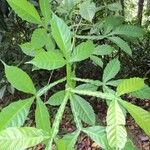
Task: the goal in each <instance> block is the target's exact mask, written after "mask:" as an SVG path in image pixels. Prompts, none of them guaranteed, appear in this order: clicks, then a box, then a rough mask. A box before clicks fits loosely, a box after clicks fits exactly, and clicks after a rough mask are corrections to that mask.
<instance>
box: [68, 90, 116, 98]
mask: <svg viewBox="0 0 150 150" xmlns="http://www.w3.org/2000/svg"><path fill="white" fill-rule="evenodd" d="M68 90H69V91H70V92H72V93H76V94H80V95H87V96H93V97H99V98H102V99H107V100H112V99H118V97H116V96H115V95H114V94H111V93H102V92H100V91H98V92H92V91H86V90H75V89H68Z"/></svg>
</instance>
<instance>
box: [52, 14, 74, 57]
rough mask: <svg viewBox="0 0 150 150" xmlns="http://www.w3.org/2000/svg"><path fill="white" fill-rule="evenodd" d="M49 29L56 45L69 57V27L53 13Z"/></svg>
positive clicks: (70, 36)
mask: <svg viewBox="0 0 150 150" xmlns="http://www.w3.org/2000/svg"><path fill="white" fill-rule="evenodd" d="M51 30H52V35H53V38H54V39H55V41H56V43H57V45H58V47H59V48H60V49H61V50H62V52H63V54H64V55H65V56H67V57H69V54H70V53H71V38H72V35H71V31H70V29H69V27H68V26H67V25H66V23H65V22H64V21H63V20H62V19H60V18H59V17H57V16H56V15H54V14H53V17H52V20H51Z"/></svg>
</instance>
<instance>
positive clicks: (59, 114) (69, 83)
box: [46, 63, 72, 150]
mask: <svg viewBox="0 0 150 150" xmlns="http://www.w3.org/2000/svg"><path fill="white" fill-rule="evenodd" d="M66 73H67V84H66V89H67V88H69V87H72V80H71V74H72V72H71V65H70V64H69V63H67V65H66ZM69 96H70V91H66V94H65V97H64V100H63V101H62V103H61V105H60V107H59V109H58V111H57V114H56V117H55V120H54V123H53V126H52V129H53V131H52V135H51V139H50V141H49V143H48V146H47V148H46V150H52V144H53V140H54V139H55V137H56V135H57V133H58V132H59V126H60V122H61V120H62V115H63V113H64V111H65V107H66V104H67V102H68V99H69Z"/></svg>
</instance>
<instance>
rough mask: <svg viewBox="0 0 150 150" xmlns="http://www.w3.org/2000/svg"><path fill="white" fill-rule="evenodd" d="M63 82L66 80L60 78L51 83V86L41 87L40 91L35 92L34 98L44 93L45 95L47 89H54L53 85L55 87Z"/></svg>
mask: <svg viewBox="0 0 150 150" xmlns="http://www.w3.org/2000/svg"><path fill="white" fill-rule="evenodd" d="M64 81H66V78H62V79H60V80H57V81H55V82H53V83H51V84H49V85H47V86H45V87H43V88H42V89H40V90H39V91H38V92H37V94H36V96H37V97H41V96H42V95H43V94H44V93H46V92H47V91H48V90H49V89H51V88H52V87H54V86H55V85H57V84H59V83H62V82H64Z"/></svg>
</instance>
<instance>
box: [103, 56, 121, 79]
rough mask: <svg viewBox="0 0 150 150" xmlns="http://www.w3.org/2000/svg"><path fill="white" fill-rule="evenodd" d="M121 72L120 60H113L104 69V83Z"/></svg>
mask: <svg viewBox="0 0 150 150" xmlns="http://www.w3.org/2000/svg"><path fill="white" fill-rule="evenodd" d="M119 70H120V62H119V60H118V59H116V58H115V59H113V60H111V61H110V62H109V63H108V64H107V66H106V67H105V69H104V73H103V82H107V81H109V80H110V79H112V78H114V77H115V76H116V75H117V73H118V72H119Z"/></svg>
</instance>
